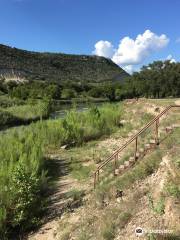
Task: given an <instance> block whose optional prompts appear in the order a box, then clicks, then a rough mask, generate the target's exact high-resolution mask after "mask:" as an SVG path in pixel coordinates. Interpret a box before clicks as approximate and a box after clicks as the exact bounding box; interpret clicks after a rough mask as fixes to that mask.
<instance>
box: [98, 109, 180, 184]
mask: <svg viewBox="0 0 180 240" xmlns="http://www.w3.org/2000/svg"><path fill="white" fill-rule="evenodd" d="M172 108H180V105H170V106H168V107H166V108H165V109H164V110H163V111H162V112H161V113H160V114H158V115H157V116H156V117H155V118H154V119H152V120H151V121H150V122H149V123H148V124H146V126H145V127H144V128H142V129H141V130H140V131H139V132H137V133H136V134H135V135H133V136H131V137H130V139H129V140H128V141H127V142H126V143H125V144H124V145H123V146H121V147H120V148H119V149H117V150H116V151H115V152H114V153H113V154H112V155H111V156H110V157H108V158H107V159H106V160H105V161H103V162H102V163H101V164H100V165H99V166H98V167H97V169H96V171H95V172H94V188H96V184H97V183H98V182H100V179H99V175H100V173H101V172H103V168H104V167H105V166H106V165H107V164H109V163H111V162H113V163H114V167H113V174H109V176H108V177H105V179H110V178H112V177H113V175H114V176H118V175H121V174H123V173H124V172H125V171H127V170H128V169H130V168H131V167H133V165H134V164H135V163H136V162H137V161H139V160H140V159H142V158H143V157H144V156H145V155H146V154H148V153H149V152H151V151H152V150H153V149H155V148H156V147H157V145H159V144H160V143H161V141H162V140H163V139H164V136H165V138H166V137H167V136H168V135H169V134H171V133H172V132H173V130H174V129H175V128H176V127H180V125H178V124H172V125H170V126H166V127H164V128H160V118H161V117H162V116H164V117H165V114H166V113H168V112H169V110H171V109H172ZM153 124H155V138H151V139H149V140H148V141H147V142H146V143H144V145H143V146H141V147H139V146H138V140H139V137H140V136H141V134H142V133H144V132H145V131H146V130H147V129H150V127H151V126H153ZM162 137H163V138H162ZM134 141H135V151H134V155H133V156H130V157H129V159H128V160H126V161H125V162H124V163H121V164H120V165H119V166H118V160H119V153H120V152H122V151H123V150H124V149H126V148H127V147H128V146H129V145H130V144H131V143H132V142H134Z"/></svg>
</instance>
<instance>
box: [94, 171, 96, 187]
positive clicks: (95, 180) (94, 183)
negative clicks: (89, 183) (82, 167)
mask: <svg viewBox="0 0 180 240" xmlns="http://www.w3.org/2000/svg"><path fill="white" fill-rule="evenodd" d="M95 188H96V172H95V173H94V189H95Z"/></svg>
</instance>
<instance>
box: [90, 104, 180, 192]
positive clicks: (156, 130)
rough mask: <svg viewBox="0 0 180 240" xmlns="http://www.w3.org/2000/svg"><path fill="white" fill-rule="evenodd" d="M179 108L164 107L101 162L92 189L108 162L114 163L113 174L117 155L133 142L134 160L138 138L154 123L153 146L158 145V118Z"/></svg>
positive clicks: (172, 106)
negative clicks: (172, 109)
mask: <svg viewBox="0 0 180 240" xmlns="http://www.w3.org/2000/svg"><path fill="white" fill-rule="evenodd" d="M177 107H180V105H170V106H168V107H166V108H165V109H164V110H163V111H162V112H161V113H160V114H158V115H157V116H156V117H155V118H154V119H152V120H151V121H150V122H149V123H148V124H147V125H146V126H145V127H143V128H142V129H141V130H140V131H139V132H138V133H137V134H135V135H134V136H133V137H131V138H130V139H129V140H128V141H127V142H126V143H125V144H124V145H123V146H121V147H120V148H118V149H117V150H116V151H115V152H114V153H113V154H112V155H111V156H110V157H108V158H107V159H106V160H105V161H103V162H102V163H101V164H100V165H99V166H98V167H97V169H96V171H95V172H94V188H95V187H96V184H97V182H99V175H100V170H101V169H102V168H104V167H105V166H106V165H107V164H108V163H109V162H111V161H114V174H115V170H116V167H117V160H118V154H119V153H120V152H122V151H123V150H124V149H125V148H126V147H127V146H128V145H129V144H131V143H132V142H133V141H135V153H134V158H135V159H136V153H137V149H138V137H139V136H140V135H141V134H142V133H144V132H145V131H146V130H147V129H148V128H150V127H151V126H152V125H153V124H154V123H155V144H156V145H158V144H159V137H158V135H159V133H158V131H159V120H160V118H161V117H162V116H163V115H164V114H165V113H167V112H168V111H169V110H170V109H171V108H177Z"/></svg>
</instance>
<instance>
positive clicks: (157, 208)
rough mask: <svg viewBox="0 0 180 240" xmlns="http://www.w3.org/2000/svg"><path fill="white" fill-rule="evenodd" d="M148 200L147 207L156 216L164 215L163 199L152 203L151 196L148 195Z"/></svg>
mask: <svg viewBox="0 0 180 240" xmlns="http://www.w3.org/2000/svg"><path fill="white" fill-rule="evenodd" d="M148 200H149V206H150V208H151V209H152V210H153V211H154V212H155V213H157V214H159V215H162V214H164V208H165V204H164V201H165V199H164V197H162V196H161V197H160V199H159V201H158V202H157V203H156V205H155V203H154V200H153V198H152V196H151V194H148Z"/></svg>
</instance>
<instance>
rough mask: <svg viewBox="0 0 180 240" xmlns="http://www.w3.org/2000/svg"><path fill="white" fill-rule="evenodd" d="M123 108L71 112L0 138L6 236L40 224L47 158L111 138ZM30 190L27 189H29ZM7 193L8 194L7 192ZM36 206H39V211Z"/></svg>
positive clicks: (1, 209)
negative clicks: (55, 151) (65, 147)
mask: <svg viewBox="0 0 180 240" xmlns="http://www.w3.org/2000/svg"><path fill="white" fill-rule="evenodd" d="M122 112H123V108H122V106H121V104H105V105H104V106H101V107H99V108H97V107H91V108H90V109H89V110H88V111H86V112H81V113H80V112H76V111H75V110H71V111H69V112H68V114H67V115H66V117H65V118H64V119H57V120H47V121H40V122H37V123H33V124H30V125H29V126H27V127H22V128H21V130H20V131H17V129H12V130H11V129H10V130H8V131H7V133H6V134H4V135H2V137H1V138H0V159H1V165H0V179H1V181H0V189H1V190H0V195H1V196H2V199H1V203H0V212H1V214H0V226H1V230H0V232H1V235H0V236H1V238H2V239H3V237H4V236H3V234H4V233H6V232H10V231H11V230H15V231H20V232H21V231H26V230H28V229H30V228H31V227H32V226H34V225H35V226H36V225H37V224H38V222H39V216H40V215H41V213H40V212H41V211H42V209H43V208H44V207H43V206H44V197H43V196H44V194H45V192H46V189H47V186H48V176H47V170H48V169H47V160H48V159H47V156H48V153H49V151H52V149H56V148H60V147H61V146H62V145H67V144H73V146H80V145H82V144H83V143H84V142H88V141H90V140H93V139H98V138H100V137H102V136H105V135H109V134H110V133H112V132H113V131H115V129H118V128H119V127H120V126H121V125H120V118H121V115H122ZM27 186H28V187H27ZM7 189H8V191H7ZM34 206H39V208H38V209H37V208H36V207H34Z"/></svg>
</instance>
